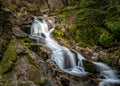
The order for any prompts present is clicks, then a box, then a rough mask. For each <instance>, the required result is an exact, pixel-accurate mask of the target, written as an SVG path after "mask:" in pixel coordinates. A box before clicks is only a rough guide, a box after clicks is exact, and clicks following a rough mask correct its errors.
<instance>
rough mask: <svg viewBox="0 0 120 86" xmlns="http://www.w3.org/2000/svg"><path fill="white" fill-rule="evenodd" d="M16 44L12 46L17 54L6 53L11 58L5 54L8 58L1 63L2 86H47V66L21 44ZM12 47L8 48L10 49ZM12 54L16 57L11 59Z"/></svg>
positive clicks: (0, 81) (5, 57) (0, 80)
mask: <svg viewBox="0 0 120 86" xmlns="http://www.w3.org/2000/svg"><path fill="white" fill-rule="evenodd" d="M14 44H15V46H14ZM14 44H11V45H10V46H11V47H15V48H16V50H15V51H16V53H15V51H9V52H7V51H6V52H7V53H9V54H7V55H9V56H7V55H6V53H5V55H6V56H4V59H3V60H2V61H1V62H2V63H1V66H0V69H1V71H0V77H1V78H0V85H1V86H8V85H10V86H22V85H25V86H36V85H43V84H45V83H46V79H47V78H46V76H45V75H46V74H45V73H46V66H45V63H44V62H43V60H41V59H40V58H39V57H38V56H37V55H36V54H34V53H33V52H32V51H30V50H27V49H26V48H25V47H24V46H22V45H20V44H19V43H15V42H14ZM11 47H8V49H9V48H11ZM13 53H14V54H13ZM10 54H11V55H15V56H14V57H11V56H10ZM37 57H38V58H37ZM11 62H12V63H11ZM5 64H6V65H5ZM39 65H40V66H39Z"/></svg>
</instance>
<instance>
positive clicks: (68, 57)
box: [31, 17, 120, 86]
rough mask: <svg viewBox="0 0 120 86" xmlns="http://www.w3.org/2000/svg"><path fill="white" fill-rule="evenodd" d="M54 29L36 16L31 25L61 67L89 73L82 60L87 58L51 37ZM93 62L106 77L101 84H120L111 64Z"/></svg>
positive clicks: (71, 70) (34, 32) (35, 35)
mask: <svg viewBox="0 0 120 86" xmlns="http://www.w3.org/2000/svg"><path fill="white" fill-rule="evenodd" d="M48 22H49V21H48ZM53 30H54V28H52V29H50V30H49V29H48V25H47V23H46V21H45V20H43V19H41V18H38V17H34V20H33V23H32V26H31V35H32V36H33V37H39V38H42V39H44V40H45V43H44V45H45V46H46V47H48V48H49V49H50V50H51V52H52V54H51V56H50V58H49V59H51V60H53V61H55V62H56V64H57V65H58V66H59V68H61V69H62V70H63V71H65V72H67V73H69V74H72V75H76V76H80V75H85V74H87V72H86V71H85V70H84V66H83V63H82V60H83V59H85V58H84V57H83V56H82V55H81V54H79V53H78V52H77V51H75V50H74V52H75V53H76V54H77V55H75V54H74V53H73V52H71V51H70V50H69V49H68V48H66V47H64V46H61V45H59V44H58V43H57V42H56V41H55V40H54V39H53V38H52V37H51V33H52V31H53ZM93 64H95V65H96V67H97V69H98V72H100V75H101V76H103V77H104V79H102V82H100V83H99V86H104V85H107V86H110V84H120V80H119V78H118V77H117V75H116V73H115V71H114V70H112V69H111V68H110V67H109V66H107V65H105V64H103V63H99V62H93ZM112 86H113V85H112Z"/></svg>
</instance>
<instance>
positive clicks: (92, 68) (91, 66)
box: [83, 60, 97, 74]
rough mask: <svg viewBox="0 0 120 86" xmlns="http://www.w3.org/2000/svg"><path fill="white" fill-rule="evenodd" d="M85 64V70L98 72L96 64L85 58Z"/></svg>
mask: <svg viewBox="0 0 120 86" xmlns="http://www.w3.org/2000/svg"><path fill="white" fill-rule="evenodd" d="M83 66H84V68H85V71H87V72H90V73H93V74H94V73H97V71H96V67H95V64H93V63H92V62H90V61H87V60H83Z"/></svg>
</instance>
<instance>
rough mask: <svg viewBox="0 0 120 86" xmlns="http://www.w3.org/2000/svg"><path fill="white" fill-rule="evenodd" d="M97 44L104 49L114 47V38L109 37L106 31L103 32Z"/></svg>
mask: <svg viewBox="0 0 120 86" xmlns="http://www.w3.org/2000/svg"><path fill="white" fill-rule="evenodd" d="M99 43H100V45H101V46H102V47H104V48H110V47H113V46H115V45H116V41H115V39H114V37H113V36H112V35H110V34H109V33H108V32H107V31H106V30H104V31H103V33H102V35H101V37H100V38H99Z"/></svg>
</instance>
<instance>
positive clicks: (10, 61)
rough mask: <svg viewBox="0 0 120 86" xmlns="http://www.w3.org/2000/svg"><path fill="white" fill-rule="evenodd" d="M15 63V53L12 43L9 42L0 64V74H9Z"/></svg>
mask: <svg viewBox="0 0 120 86" xmlns="http://www.w3.org/2000/svg"><path fill="white" fill-rule="evenodd" d="M16 61H17V53H16V49H15V45H14V42H13V41H11V42H10V44H9V45H8V48H7V50H6V52H5V54H4V56H3V59H2V61H1V63H0V74H5V73H9V72H10V71H12V69H13V68H14V65H15V62H16Z"/></svg>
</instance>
